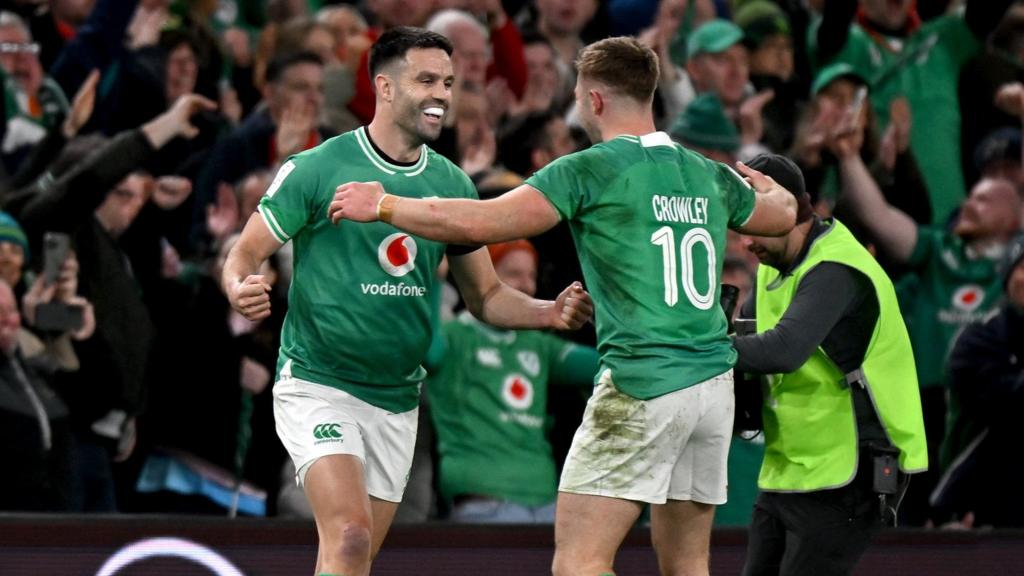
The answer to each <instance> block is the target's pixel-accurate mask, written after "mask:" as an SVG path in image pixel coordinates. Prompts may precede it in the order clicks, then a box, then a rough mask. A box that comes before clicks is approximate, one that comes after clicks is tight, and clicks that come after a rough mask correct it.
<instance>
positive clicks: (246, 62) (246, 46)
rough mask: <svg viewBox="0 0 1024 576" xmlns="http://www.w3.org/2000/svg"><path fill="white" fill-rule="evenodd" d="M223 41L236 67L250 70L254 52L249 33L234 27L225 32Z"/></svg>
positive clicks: (222, 36)
mask: <svg viewBox="0 0 1024 576" xmlns="http://www.w3.org/2000/svg"><path fill="white" fill-rule="evenodd" d="M221 40H222V42H223V44H224V48H226V49H227V53H228V55H229V56H230V57H231V61H232V62H234V64H235V65H236V66H240V67H242V68H248V67H249V66H250V65H251V64H252V59H253V51H252V45H251V43H250V41H249V33H248V32H246V31H245V30H242V29H241V28H239V27H237V26H232V27H230V28H228V29H227V30H225V31H224V33H223V34H222V35H221Z"/></svg>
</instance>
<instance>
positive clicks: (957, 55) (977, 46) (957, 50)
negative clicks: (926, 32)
mask: <svg viewBox="0 0 1024 576" xmlns="http://www.w3.org/2000/svg"><path fill="white" fill-rule="evenodd" d="M933 25H934V26H935V27H936V28H937V29H938V33H939V37H940V39H941V40H940V41H941V42H942V44H943V46H944V48H945V49H946V51H947V52H949V55H950V57H951V58H952V59H953V62H954V66H955V67H956V70H957V71H959V69H960V67H962V66H963V65H964V64H965V63H967V61H968V60H970V59H971V58H973V57H974V56H975V54H977V53H978V52H979V51H980V50H981V49H982V48H984V43H983V42H982V41H981V40H979V39H978V37H977V36H975V35H974V32H972V31H971V28H970V27H969V26H968V25H967V21H966V20H964V16H963V13H962V12H958V13H953V14H947V15H945V16H943V17H941V18H938V19H936V20H935V21H934V23H933Z"/></svg>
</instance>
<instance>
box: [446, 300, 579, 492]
mask: <svg viewBox="0 0 1024 576" xmlns="http://www.w3.org/2000/svg"><path fill="white" fill-rule="evenodd" d="M441 338H442V340H443V348H442V350H443V352H440V353H439V354H438V356H440V358H439V359H438V367H437V370H432V371H431V376H430V380H429V381H428V383H427V397H428V398H429V399H430V405H431V406H432V409H431V415H432V417H433V421H434V428H435V429H436V430H437V437H438V445H437V451H438V455H439V456H440V475H439V477H440V481H439V485H440V491H441V496H442V498H444V499H445V500H446V501H448V502H451V500H452V499H453V498H454V497H456V496H459V495H481V496H490V497H493V498H496V499H499V500H503V501H507V502H513V503H516V504H520V505H523V506H542V505H545V504H549V503H551V502H553V501H554V500H555V496H556V493H557V492H556V491H557V487H558V478H557V476H556V471H555V460H554V457H553V456H552V454H551V444H550V443H549V442H548V439H547V428H548V427H547V397H548V384H549V383H552V384H568V385H576V386H587V387H589V386H590V385H591V383H592V382H593V380H594V375H595V374H596V373H597V369H598V357H597V351H595V350H594V349H593V348H589V347H586V346H578V345H576V344H573V343H571V342H567V341H565V340H562V339H561V338H558V337H557V336H554V335H551V334H548V333H546V332H540V331H537V330H523V331H512V330H500V329H497V328H493V327H491V326H487V325H486V324H483V323H482V322H480V321H478V320H476V319H475V318H473V316H472V315H470V314H469V313H468V312H463V313H462V314H460V315H459V317H458V318H457V319H455V320H452V321H450V322H447V323H446V324H445V325H444V326H443V327H442V329H441ZM432 355H433V352H432ZM482 471H486V473H482Z"/></svg>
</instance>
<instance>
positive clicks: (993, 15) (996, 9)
mask: <svg viewBox="0 0 1024 576" xmlns="http://www.w3.org/2000/svg"><path fill="white" fill-rule="evenodd" d="M1013 2H1014V0H970V2H968V3H967V8H966V10H965V11H964V21H965V22H966V23H967V27H968V28H970V29H971V32H974V35H975V36H977V37H978V38H982V39H984V38H986V37H988V35H989V33H990V32H992V31H993V30H995V29H996V26H997V25H999V21H1000V20H1002V19H1003V15H1004V14H1006V10H1007V9H1008V8H1009V7H1010V5H1011V4H1013Z"/></svg>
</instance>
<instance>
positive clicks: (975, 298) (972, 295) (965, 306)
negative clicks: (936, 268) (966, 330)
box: [953, 284, 985, 312]
mask: <svg viewBox="0 0 1024 576" xmlns="http://www.w3.org/2000/svg"><path fill="white" fill-rule="evenodd" d="M983 300H985V290H984V289H983V288H982V287H981V286H978V285H977V284H968V285H966V286H961V287H960V289H959V290H957V291H956V292H955V293H954V294H953V306H955V307H956V308H957V309H958V310H963V311H964V312H973V311H974V310H977V308H978V306H981V303H982V301H983Z"/></svg>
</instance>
